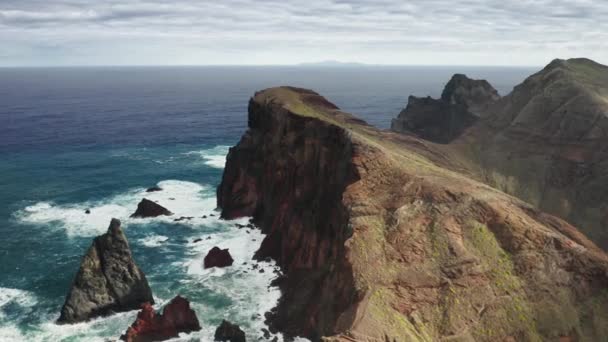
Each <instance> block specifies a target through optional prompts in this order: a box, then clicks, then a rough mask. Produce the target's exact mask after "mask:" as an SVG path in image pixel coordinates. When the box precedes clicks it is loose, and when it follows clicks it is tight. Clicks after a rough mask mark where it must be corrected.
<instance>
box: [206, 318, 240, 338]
mask: <svg viewBox="0 0 608 342" xmlns="http://www.w3.org/2000/svg"><path fill="white" fill-rule="evenodd" d="M213 340H214V341H221V342H228V341H230V342H246V341H247V340H246V338H245V332H244V331H243V330H241V328H240V327H239V326H238V325H236V324H232V323H230V322H228V321H226V320H222V324H220V326H219V327H217V329H216V330H215V335H214V338H213Z"/></svg>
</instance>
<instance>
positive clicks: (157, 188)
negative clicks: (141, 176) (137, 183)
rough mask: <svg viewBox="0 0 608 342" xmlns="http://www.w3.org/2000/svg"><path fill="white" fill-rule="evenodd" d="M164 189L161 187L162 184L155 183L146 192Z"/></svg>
mask: <svg viewBox="0 0 608 342" xmlns="http://www.w3.org/2000/svg"><path fill="white" fill-rule="evenodd" d="M162 190H163V188H161V187H160V186H158V185H155V186H153V187H151V188H148V189H147V190H146V192H156V191H162Z"/></svg>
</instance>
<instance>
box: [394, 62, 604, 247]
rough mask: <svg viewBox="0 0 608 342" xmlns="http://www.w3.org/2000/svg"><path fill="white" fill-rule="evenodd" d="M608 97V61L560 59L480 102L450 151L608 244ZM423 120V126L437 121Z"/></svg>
mask: <svg viewBox="0 0 608 342" xmlns="http://www.w3.org/2000/svg"><path fill="white" fill-rule="evenodd" d="M450 89H451V88H450V87H446V90H444V95H445V94H446V93H448V94H449V93H451V91H450ZM444 97H445V98H447V97H448V96H443V97H442V98H444ZM451 97H452V98H453V97H454V96H453V95H452V96H451ZM483 98H484V97H482V100H481V102H482V103H483ZM607 99H608V67H606V66H603V65H600V64H598V63H595V62H593V61H591V60H588V59H581V58H579V59H570V60H559V59H558V60H554V61H553V62H551V63H550V64H549V65H547V66H546V67H545V68H544V69H543V70H541V71H539V72H538V73H536V74H534V75H532V76H530V77H529V78H527V79H526V80H525V81H524V82H523V83H522V84H520V85H518V86H516V87H515V88H514V90H513V92H512V93H511V94H509V95H507V96H505V97H503V98H501V99H500V100H498V101H490V102H488V103H489V104H488V105H486V106H485V107H483V106H481V107H480V106H477V107H476V108H477V112H476V114H477V115H478V116H479V117H480V118H481V119H480V120H478V121H477V122H476V123H475V124H474V125H473V126H472V127H470V128H469V129H467V133H466V134H463V135H460V136H459V137H457V139H455V140H453V141H452V142H451V143H450V146H448V147H447V149H446V150H445V151H446V153H447V154H450V155H452V156H453V159H459V161H460V163H461V164H462V165H463V167H465V168H467V169H468V170H469V171H470V173H471V174H473V176H474V177H476V178H477V179H480V180H482V181H483V182H486V183H488V184H490V185H491V186H493V187H496V188H498V189H500V190H502V191H505V192H507V193H509V194H512V195H515V196H517V197H519V198H521V199H523V200H524V201H526V202H529V203H531V204H533V205H534V206H535V207H536V208H538V209H541V210H543V211H546V212H549V213H552V214H554V215H557V216H560V217H561V218H563V219H566V220H568V221H569V222H572V223H574V224H575V225H577V226H578V227H579V228H580V229H581V230H582V231H583V232H584V233H585V234H587V235H588V236H589V237H590V238H591V239H592V240H593V241H594V242H596V243H597V244H598V245H600V246H601V247H603V248H604V249H605V250H606V249H608V229H606V223H607V222H608V196H607V195H608V174H607V173H606V172H605V170H606V168H607V167H608V147H607V146H608V144H607V143H608V114H607V113H608V100H607ZM456 101H457V100H456ZM475 102H476V103H479V101H475ZM408 107H409V106H408ZM438 110H441V109H438ZM404 112H408V113H409V111H408V109H407V108H406V109H405V110H404ZM444 113H449V111H445V110H444ZM402 114H403V113H402ZM402 114H400V117H401V116H402ZM411 115H413V114H411ZM447 115H449V114H444V119H445V117H446V116H447ZM435 116H436V117H440V115H435ZM397 121H399V119H397ZM417 123H419V124H420V125H419V126H416V130H417V132H426V131H429V130H433V129H435V128H436V127H437V124H434V123H428V122H422V121H417ZM410 131H415V130H410ZM418 136H420V137H422V138H425V139H429V140H433V141H437V140H436V139H434V138H433V137H432V136H430V135H428V134H427V135H425V134H419V135H418Z"/></svg>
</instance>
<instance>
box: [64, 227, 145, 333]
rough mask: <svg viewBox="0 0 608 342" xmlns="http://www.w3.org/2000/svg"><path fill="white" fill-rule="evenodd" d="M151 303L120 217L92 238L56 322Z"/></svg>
mask: <svg viewBox="0 0 608 342" xmlns="http://www.w3.org/2000/svg"><path fill="white" fill-rule="evenodd" d="M145 302H150V303H154V299H153V298H152V291H151V290H150V286H149V285H148V281H147V280H146V276H145V275H144V273H143V272H142V271H141V270H140V269H139V267H137V265H136V264H135V261H134V260H133V257H132V255H131V250H130V249H129V243H128V242H127V238H126V237H125V235H124V233H123V232H122V230H121V228H120V221H119V220H117V219H112V222H111V223H110V227H109V228H108V232H107V233H105V234H103V235H101V236H98V237H96V238H95V240H93V245H92V246H91V247H90V248H89V250H88V251H87V254H86V255H85V256H84V257H83V259H82V262H81V264H80V269H79V270H78V273H77V274H76V278H75V279H74V282H73V283H72V288H71V289H70V292H69V293H68V296H67V298H66V300H65V304H64V305H63V307H62V309H61V316H60V317H59V320H58V321H57V322H58V323H76V322H82V321H86V320H89V319H91V318H94V317H97V316H103V315H108V314H111V313H113V312H120V311H129V310H135V309H137V308H139V307H140V305H141V304H142V303H145Z"/></svg>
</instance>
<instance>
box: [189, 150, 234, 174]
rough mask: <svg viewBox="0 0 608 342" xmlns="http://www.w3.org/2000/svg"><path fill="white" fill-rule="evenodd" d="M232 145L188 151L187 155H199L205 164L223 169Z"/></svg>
mask: <svg viewBox="0 0 608 342" xmlns="http://www.w3.org/2000/svg"><path fill="white" fill-rule="evenodd" d="M229 149H230V146H223V145H220V146H216V147H214V148H210V149H206V150H201V151H191V152H186V153H184V154H186V155H192V154H194V155H198V156H200V157H201V158H202V159H203V160H204V164H205V165H207V166H210V167H213V168H216V169H223V168H224V166H225V165H226V156H227V155H228V150H229Z"/></svg>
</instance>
